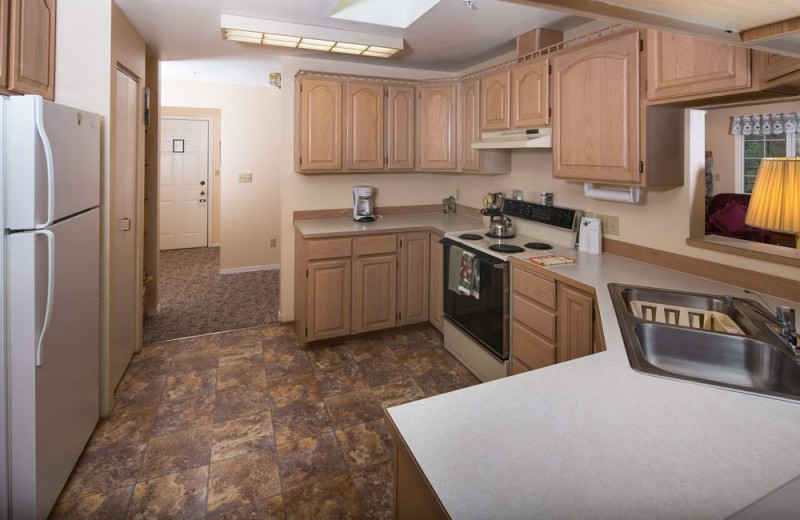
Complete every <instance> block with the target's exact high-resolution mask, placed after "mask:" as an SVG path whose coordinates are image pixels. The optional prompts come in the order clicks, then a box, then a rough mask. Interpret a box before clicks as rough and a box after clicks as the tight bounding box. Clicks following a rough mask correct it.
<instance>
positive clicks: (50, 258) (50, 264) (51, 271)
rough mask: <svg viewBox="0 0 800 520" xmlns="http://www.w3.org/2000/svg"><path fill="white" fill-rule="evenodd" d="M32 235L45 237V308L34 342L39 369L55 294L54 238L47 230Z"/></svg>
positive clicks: (42, 362) (42, 359) (42, 360)
mask: <svg viewBox="0 0 800 520" xmlns="http://www.w3.org/2000/svg"><path fill="white" fill-rule="evenodd" d="M34 234H36V235H44V236H45V237H47V308H46V309H45V313H44V323H43V324H42V332H41V333H40V334H39V340H38V341H37V342H36V366H37V367H40V366H42V365H43V364H44V352H43V351H42V344H43V343H44V337H45V335H46V334H47V329H48V328H49V327H50V318H51V316H52V315H53V298H54V297H55V293H56V291H55V288H56V236H55V235H54V234H53V232H52V231H50V230H49V229H43V230H38V231H34Z"/></svg>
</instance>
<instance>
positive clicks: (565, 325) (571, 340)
mask: <svg viewBox="0 0 800 520" xmlns="http://www.w3.org/2000/svg"><path fill="white" fill-rule="evenodd" d="M557 290H558V296H557V298H556V299H557V300H558V319H557V322H558V332H557V334H556V336H557V341H556V347H557V348H556V357H557V360H558V362H559V363H561V362H563V361H569V360H570V359H575V358H579V357H582V356H587V355H589V354H591V353H592V351H593V342H592V339H593V334H592V333H593V329H594V322H593V316H594V300H593V298H592V297H591V296H590V295H588V294H586V293H583V292H581V291H578V290H576V289H572V288H571V287H567V286H565V285H563V284H561V283H559V284H558V289H557Z"/></svg>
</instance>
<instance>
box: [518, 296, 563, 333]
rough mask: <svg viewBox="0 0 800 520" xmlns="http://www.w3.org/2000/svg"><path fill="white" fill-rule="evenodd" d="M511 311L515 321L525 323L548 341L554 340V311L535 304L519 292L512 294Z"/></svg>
mask: <svg viewBox="0 0 800 520" xmlns="http://www.w3.org/2000/svg"><path fill="white" fill-rule="evenodd" d="M511 313H512V316H513V317H514V319H515V320H516V321H518V322H520V323H522V324H523V325H527V326H528V327H530V328H531V329H533V330H534V331H535V332H537V333H539V334H541V335H542V336H544V337H545V338H546V339H549V340H550V341H555V340H556V315H555V313H554V312H552V311H550V310H548V309H545V308H544V307H541V306H539V305H536V304H535V303H533V302H531V301H530V300H527V299H525V298H523V297H522V296H520V295H519V294H514V296H513V298H512V309H511Z"/></svg>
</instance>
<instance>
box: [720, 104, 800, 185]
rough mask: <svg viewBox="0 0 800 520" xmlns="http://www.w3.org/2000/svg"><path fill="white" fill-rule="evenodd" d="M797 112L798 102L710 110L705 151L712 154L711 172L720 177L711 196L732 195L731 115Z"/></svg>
mask: <svg viewBox="0 0 800 520" xmlns="http://www.w3.org/2000/svg"><path fill="white" fill-rule="evenodd" d="M798 111H800V101H791V102H780V101H779V102H774V103H769V104H760V105H751V106H739V107H734V108H716V109H713V110H709V111H708V113H707V114H706V150H708V151H710V152H712V153H713V154H714V173H715V174H719V176H720V180H718V181H717V180H715V181H714V193H715V194H717V193H734V192H735V165H736V152H735V143H736V138H735V137H734V136H732V135H730V133H729V132H730V123H731V118H732V117H733V116H738V115H755V114H774V113H780V112H798Z"/></svg>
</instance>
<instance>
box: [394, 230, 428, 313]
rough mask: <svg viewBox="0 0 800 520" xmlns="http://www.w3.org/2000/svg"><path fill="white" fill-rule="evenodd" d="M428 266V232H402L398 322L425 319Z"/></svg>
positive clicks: (426, 311)
mask: <svg viewBox="0 0 800 520" xmlns="http://www.w3.org/2000/svg"><path fill="white" fill-rule="evenodd" d="M429 269H430V237H429V234H428V233H406V234H404V235H401V236H400V320H399V325H410V324H412V323H423V322H426V321H428V303H429V301H430V289H429V287H430V286H429V282H430V279H429V277H430V270H429Z"/></svg>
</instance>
